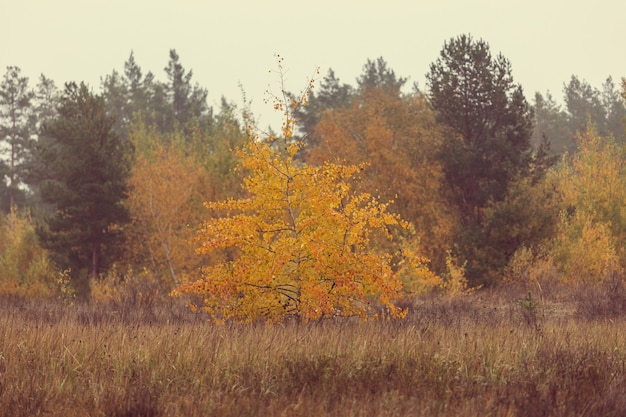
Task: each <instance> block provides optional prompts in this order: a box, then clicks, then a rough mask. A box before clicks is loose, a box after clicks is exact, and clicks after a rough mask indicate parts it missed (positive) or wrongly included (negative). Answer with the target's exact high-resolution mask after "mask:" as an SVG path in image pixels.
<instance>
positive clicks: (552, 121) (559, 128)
mask: <svg viewBox="0 0 626 417" xmlns="http://www.w3.org/2000/svg"><path fill="white" fill-rule="evenodd" d="M533 113H534V116H535V128H534V129H533V135H532V138H531V142H532V144H533V145H534V146H539V145H540V144H541V142H542V141H543V140H544V139H545V140H547V141H548V142H550V149H551V150H552V151H554V152H555V153H557V154H561V153H563V152H564V151H568V152H573V151H575V150H576V141H575V140H574V132H572V131H571V130H570V126H569V119H568V114H567V112H566V111H564V110H563V109H561V106H560V105H559V104H557V103H556V101H555V100H554V98H553V97H552V95H551V94H550V92H548V93H546V96H545V97H544V96H543V95H542V94H541V93H535V103H534V105H533Z"/></svg>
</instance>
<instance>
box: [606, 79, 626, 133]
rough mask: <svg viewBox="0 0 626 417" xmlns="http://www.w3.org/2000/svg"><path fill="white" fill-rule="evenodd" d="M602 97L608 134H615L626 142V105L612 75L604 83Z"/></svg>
mask: <svg viewBox="0 0 626 417" xmlns="http://www.w3.org/2000/svg"><path fill="white" fill-rule="evenodd" d="M601 98H602V105H603V106H604V110H605V113H606V122H605V123H606V132H607V134H608V135H613V137H614V138H615V140H616V141H617V142H619V143H623V142H625V141H626V134H625V132H624V118H626V106H624V100H623V98H622V96H621V95H620V92H619V91H618V90H617V88H616V87H615V83H614V82H613V78H612V77H608V78H607V79H606V81H605V82H604V84H602V94H601Z"/></svg>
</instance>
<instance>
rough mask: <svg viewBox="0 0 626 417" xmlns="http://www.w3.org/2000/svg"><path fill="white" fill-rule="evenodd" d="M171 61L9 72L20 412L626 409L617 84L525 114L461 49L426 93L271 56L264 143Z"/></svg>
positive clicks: (5, 114)
mask: <svg viewBox="0 0 626 417" xmlns="http://www.w3.org/2000/svg"><path fill="white" fill-rule="evenodd" d="M167 58H168V57H164V63H166V66H165V67H164V69H163V70H161V69H159V70H158V71H155V72H152V71H150V70H147V69H144V68H142V67H141V66H140V63H139V62H137V61H136V60H135V57H134V54H133V53H132V52H131V53H130V56H129V57H128V60H127V61H126V62H125V63H120V67H119V69H116V70H113V71H112V72H111V73H109V74H106V75H104V76H102V77H101V83H100V85H99V86H90V85H87V84H85V83H84V82H81V81H80V80H76V81H75V82H68V83H65V85H63V86H60V85H57V83H56V82H55V80H52V79H49V78H47V77H46V76H45V75H43V74H42V75H41V76H40V77H39V79H37V80H29V79H28V78H27V77H25V76H23V75H22V72H21V69H20V68H18V67H16V66H9V67H7V68H6V71H5V73H4V75H3V76H2V79H1V81H0V177H2V180H1V181H0V300H2V301H0V304H1V305H2V306H1V307H0V310H2V311H3V312H2V313H0V316H1V318H0V322H2V323H3V326H0V327H3V328H4V329H5V330H0V341H1V345H0V346H2V347H0V349H2V351H0V405H1V406H2V407H3V408H4V409H5V410H10V411H9V414H7V415H34V414H46V413H52V414H54V415H86V414H85V413H87V414H89V415H129V416H130V415H146V416H147V415H233V416H234V415H279V414H283V415H285V414H284V413H287V414H288V415H303V416H309V415H311V416H312V415H344V416H345V415H461V416H464V415H468V416H469V415H477V414H476V413H480V414H482V413H484V412H487V414H489V415H531V416H534V415H622V413H623V412H624V411H625V410H626V400H624V398H625V397H624V394H625V393H626V391H625V388H624V386H626V371H625V370H626V336H625V335H624V332H623V329H624V327H623V326H624V324H625V322H624V320H623V318H622V317H623V315H624V313H626V282H625V277H626V249H625V248H624V245H623V242H624V240H625V239H626V163H625V161H626V124H625V123H626V105H625V103H626V79H624V78H623V79H621V80H613V79H612V78H611V77H607V79H606V81H605V82H604V84H602V85H599V86H594V85H590V84H589V83H588V82H586V81H585V80H584V79H581V78H580V77H578V76H577V75H575V74H574V75H572V76H571V78H570V79H568V80H563V90H562V91H561V92H558V93H555V95H554V96H553V95H552V93H551V92H535V93H534V94H531V95H529V92H527V91H524V89H523V86H522V85H520V84H518V83H517V82H516V81H515V79H514V65H513V64H514V63H511V62H510V61H509V60H508V59H507V58H506V57H505V56H504V55H503V54H501V53H499V52H497V51H492V50H490V47H489V44H488V42H487V41H485V40H482V39H476V38H474V37H472V36H471V35H459V36H457V37H454V38H451V39H449V40H447V41H445V42H443V45H442V48H441V52H440V54H439V55H438V56H434V57H432V63H431V64H430V66H429V67H428V68H426V69H425V70H426V84H425V86H424V87H423V88H421V87H418V86H417V85H413V86H411V85H408V78H405V77H403V76H402V75H399V74H396V73H395V72H394V70H393V69H392V68H390V66H389V65H388V63H387V62H386V61H385V60H384V58H382V57H379V58H374V59H368V60H367V61H366V62H365V63H364V65H363V67H362V71H361V75H360V76H359V77H358V78H357V79H356V80H353V82H345V81H344V80H342V79H340V78H339V77H340V76H341V74H336V73H335V72H334V71H333V70H332V69H329V70H328V72H327V73H325V74H322V73H319V71H318V72H317V73H315V75H314V76H313V77H312V78H311V80H310V82H309V83H308V84H307V85H303V86H302V89H301V90H299V91H287V90H285V87H284V84H282V81H283V75H284V72H285V69H286V68H288V67H289V62H288V61H283V59H282V58H281V57H280V56H277V57H276V68H275V69H273V72H275V74H277V75H278V77H277V79H278V80H279V83H278V85H275V86H271V88H270V89H269V90H268V92H267V95H266V97H265V98H264V99H265V101H266V105H267V106H268V107H269V108H273V109H274V110H275V111H276V112H278V113H279V114H280V115H281V116H282V125H281V126H279V127H278V126H272V127H265V126H259V125H258V123H257V122H256V120H255V115H254V114H253V112H252V111H251V109H250V105H249V103H247V102H245V99H244V103H243V104H241V105H239V106H238V105H235V104H234V102H233V101H230V99H229V98H225V97H223V98H222V99H221V104H220V105H219V107H212V106H209V105H208V102H209V97H208V93H207V90H206V89H204V88H203V87H202V86H200V85H198V84H197V83H196V82H195V80H194V78H193V71H192V69H188V68H185V67H184V65H183V58H184V57H179V55H178V54H177V52H176V50H170V51H169V60H167ZM29 70H36V69H29ZM573 70H575V69H573ZM420 75H421V74H420ZM44 324H45V326H44ZM268 324H278V326H275V325H268ZM133 326H134V327H133ZM41 328H43V329H44V330H43V331H44V333H43V335H41V334H40V335H39V336H38V335H37V334H38V332H40V331H42V330H37V329H41ZM133 329H135V330H133ZM557 329H559V330H558V331H557ZM99 332H104V333H105V334H107V335H108V336H102V334H101V333H99ZM133 332H134V333H133ZM98 334H100V336H98ZM133 334H134V336H133ZM176 335H178V336H176ZM584 336H586V337H584ZM179 338H181V339H180V340H179ZM126 339H128V340H126ZM182 339H184V340H182ZM16 340H19V341H20V343H19V346H18V345H16V344H15V343H14V342H15V341H16ZM79 340H80V343H78V341H79ZM120 340H121V342H120ZM124 340H126V342H124ZM589 340H594V341H595V342H593V343H591V344H589V343H588V342H589ZM42 344H43V345H44V346H46V353H42V352H41V351H39V350H38V346H41V345H42ZM107 346H109V347H107ZM225 346H227V347H225ZM255 347H256V348H258V349H255ZM175 352H178V353H175ZM200 352H205V353H206V352H210V353H207V354H208V357H207V356H206V355H204V354H201V353H200ZM220 352H221V353H220ZM25 355H26V356H25ZM203 355H204V356H203ZM27 356H28V358H30V359H28V358H27ZM112 356H114V358H113V359H111V357H112ZM52 357H54V358H56V359H54V361H55V362H54V363H56V365H54V366H52V365H46V364H47V363H48V362H49V361H50V360H51V359H50V358H52ZM9 358H12V359H9ZM38 361H39V362H38ZM37 363H39V364H38V365H37ZM166 364H167V365H166ZM20 367H21V369H22V370H20ZM24 367H26V368H28V367H32V370H31V371H32V372H35V371H34V369H36V368H37V367H40V368H42V369H45V370H46V371H45V372H43V373H41V372H40V373H36V374H35V375H39V377H37V376H34V377H33V376H31V377H29V376H28V375H30V374H31V373H32V372H31V371H28V372H27V371H25V370H24V369H26V368H24ZM29 378H30V379H29ZM38 378H39V379H38ZM61 381H62V382H61ZM200 392H202V393H204V394H202V395H200V394H199V393H200ZM322 398H323V399H322ZM426 398H427V399H428V400H426ZM533 407H534V408H533ZM582 409H585V410H587V411H586V412H582V413H580V414H579V411H580V410H582ZM72 410H78V411H72ZM74 412H75V413H76V414H72V413H74ZM57 413H58V414H57ZM487 414H484V415H487Z"/></svg>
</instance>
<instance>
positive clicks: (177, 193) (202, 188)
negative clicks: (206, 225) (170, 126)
mask: <svg viewBox="0 0 626 417" xmlns="http://www.w3.org/2000/svg"><path fill="white" fill-rule="evenodd" d="M131 140H133V141H134V142H136V143H137V142H141V147H138V148H140V149H141V152H138V155H137V157H136V161H135V165H134V167H133V171H132V175H131V177H130V179H129V186H130V193H129V198H128V206H129V209H130V213H131V219H132V223H131V225H130V226H129V227H128V229H127V235H128V238H129V240H128V247H127V254H129V255H131V256H132V258H133V259H132V262H131V263H132V264H134V265H143V267H144V268H145V269H147V270H148V271H150V272H151V274H152V276H153V277H156V278H157V281H159V283H160V286H161V287H162V290H164V291H165V292H166V293H167V292H169V291H170V290H171V289H172V288H173V287H174V286H176V285H178V284H180V282H181V280H182V276H184V275H186V274H189V273H191V272H192V271H194V270H197V268H198V266H199V263H198V262H199V260H198V257H197V256H196V255H195V248H194V247H193V245H192V244H191V243H190V241H191V240H192V238H193V236H194V235H195V232H196V230H195V225H196V224H198V223H199V222H200V221H201V208H202V200H203V195H205V194H206V190H207V189H209V188H210V187H209V185H208V182H209V181H208V179H207V174H206V171H205V170H204V169H203V168H202V167H200V166H199V164H197V163H196V162H195V160H194V159H193V158H192V157H190V156H186V155H185V153H184V152H183V149H182V145H181V143H180V141H177V140H176V138H175V137H174V138H170V140H169V141H166V140H164V139H163V138H161V137H160V135H159V134H158V133H156V132H154V131H152V130H150V129H147V128H146V127H145V126H142V125H141V124H139V125H138V127H136V129H135V130H134V131H133V132H132V133H131ZM146 142H147V143H150V144H149V146H148V145H146Z"/></svg>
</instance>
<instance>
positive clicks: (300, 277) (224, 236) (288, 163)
mask: <svg viewBox="0 0 626 417" xmlns="http://www.w3.org/2000/svg"><path fill="white" fill-rule="evenodd" d="M307 91H308V90H307ZM285 97H286V94H283V99H282V100H278V101H277V102H276V104H275V106H274V107H275V108H276V109H278V110H281V111H283V112H284V115H285V121H284V123H283V137H282V138H281V139H273V138H270V140H268V141H265V142H261V141H259V140H258V137H257V136H256V135H253V137H252V138H251V140H250V142H249V143H248V144H247V146H245V147H244V148H243V149H242V150H240V151H239V152H238V154H239V157H240V158H241V160H242V166H243V168H244V169H245V170H246V171H245V172H246V173H247V176H246V177H245V178H244V189H245V191H246V192H247V197H246V198H242V199H228V200H225V201H220V202H209V203H206V206H207V207H208V208H209V209H211V210H215V211H217V212H220V213H222V214H223V216H222V217H218V218H210V219H209V220H207V221H206V222H205V223H204V226H203V228H202V231H201V232H200V235H199V236H198V241H199V242H200V247H199V249H198V252H199V253H200V254H207V253H211V252H212V251H214V250H215V249H220V248H235V249H236V252H237V253H236V255H235V257H234V259H232V260H230V261H227V262H222V263H220V264H218V265H216V266H212V267H207V268H205V270H204V277H203V278H202V279H200V280H198V281H196V282H193V283H187V284H183V285H181V286H180V287H179V288H178V289H177V291H176V292H175V294H182V293H192V294H198V295H200V296H202V297H203V299H204V305H203V309H204V310H205V311H207V312H208V313H210V314H211V315H212V316H213V317H214V318H215V319H216V320H223V319H230V318H233V319H237V320H241V321H246V322H250V321H256V320H266V321H280V320H283V319H285V318H288V317H296V318H298V319H300V320H304V321H306V320H311V319H319V318H323V317H333V316H358V317H361V318H368V317H375V316H377V314H378V312H379V311H380V310H378V306H380V307H381V308H382V311H383V312H384V313H385V314H388V316H390V317H403V316H404V314H405V311H403V310H401V309H400V308H398V307H396V305H395V304H394V301H395V300H397V299H399V298H400V296H401V287H402V285H401V282H400V280H399V279H398V277H397V276H396V274H395V273H394V271H393V270H392V268H391V266H390V259H391V255H390V254H389V253H376V252H374V251H373V250H372V249H371V248H370V245H369V243H370V239H371V238H372V236H373V235H375V234H377V233H380V234H382V235H385V236H387V237H388V238H391V234H390V233H389V228H392V227H409V225H408V224H407V223H406V222H404V221H403V220H401V219H400V217H399V216H398V215H395V214H392V213H390V212H389V211H388V204H383V203H381V202H379V201H377V200H376V199H374V198H372V197H371V196H370V195H369V194H366V193H358V192H355V191H354V190H353V187H352V185H351V182H352V181H353V180H354V179H355V177H356V175H357V174H358V173H359V172H360V171H361V170H362V169H363V166H359V165H339V164H333V163H329V162H327V163H324V164H322V165H320V166H311V165H307V164H303V163H300V162H298V160H297V158H296V154H297V153H298V151H299V150H300V149H301V146H302V145H301V143H296V142H293V140H292V132H293V127H294V123H295V119H294V117H293V112H294V110H295V109H297V107H298V105H300V104H301V103H304V102H305V100H306V91H305V93H304V94H303V95H302V96H301V97H300V99H299V100H297V101H296V100H289V101H288V100H287V99H286V98H285ZM409 261H410V262H411V263H412V264H413V265H415V266H420V265H419V263H420V261H421V259H419V258H418V257H412V258H411V259H410V260H409Z"/></svg>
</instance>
